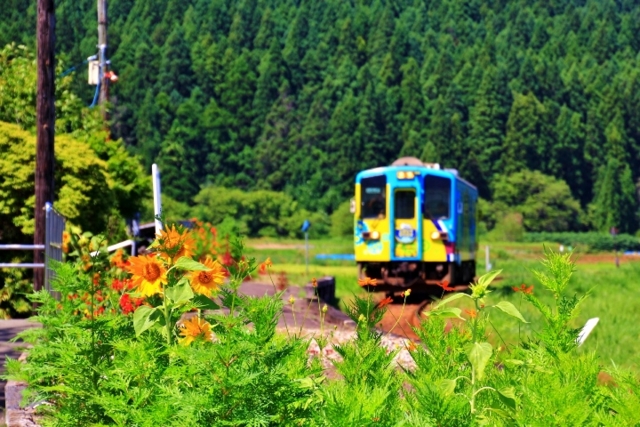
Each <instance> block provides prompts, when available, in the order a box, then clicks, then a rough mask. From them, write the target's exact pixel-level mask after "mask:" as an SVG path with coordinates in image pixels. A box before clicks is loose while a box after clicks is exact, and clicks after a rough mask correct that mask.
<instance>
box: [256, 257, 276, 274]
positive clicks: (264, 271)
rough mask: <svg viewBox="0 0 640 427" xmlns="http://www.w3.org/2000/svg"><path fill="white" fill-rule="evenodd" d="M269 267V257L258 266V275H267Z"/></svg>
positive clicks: (270, 264)
mask: <svg viewBox="0 0 640 427" xmlns="http://www.w3.org/2000/svg"><path fill="white" fill-rule="evenodd" d="M271 267H273V264H272V263H271V257H269V258H267V259H266V260H265V261H264V262H263V263H261V264H260V265H259V267H258V274H267V273H268V270H269V268H271Z"/></svg>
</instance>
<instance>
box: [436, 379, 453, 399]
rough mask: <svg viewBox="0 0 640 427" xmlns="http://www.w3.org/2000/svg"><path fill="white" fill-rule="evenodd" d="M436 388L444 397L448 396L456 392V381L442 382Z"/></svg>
mask: <svg viewBox="0 0 640 427" xmlns="http://www.w3.org/2000/svg"><path fill="white" fill-rule="evenodd" d="M438 386H439V387H440V390H441V391H442V392H443V393H444V394H445V396H450V395H452V394H453V393H454V392H455V390H456V380H442V381H440V383H439V384H438Z"/></svg>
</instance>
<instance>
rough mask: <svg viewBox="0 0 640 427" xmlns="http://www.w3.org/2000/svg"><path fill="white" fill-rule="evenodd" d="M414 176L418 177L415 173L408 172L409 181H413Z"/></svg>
mask: <svg viewBox="0 0 640 427" xmlns="http://www.w3.org/2000/svg"><path fill="white" fill-rule="evenodd" d="M414 176H416V174H415V173H413V172H407V174H406V177H407V179H413V177H414Z"/></svg>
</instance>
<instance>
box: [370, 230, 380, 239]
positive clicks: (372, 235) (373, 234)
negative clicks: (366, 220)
mask: <svg viewBox="0 0 640 427" xmlns="http://www.w3.org/2000/svg"><path fill="white" fill-rule="evenodd" d="M369 238H370V239H371V240H380V233H378V232H377V231H372V232H371V234H369Z"/></svg>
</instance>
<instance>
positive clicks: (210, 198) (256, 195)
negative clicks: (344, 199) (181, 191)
mask: <svg viewBox="0 0 640 427" xmlns="http://www.w3.org/2000/svg"><path fill="white" fill-rule="evenodd" d="M194 200H195V203H196V207H195V208H194V210H193V215H194V216H195V217H197V218H199V219H201V220H203V221H208V222H211V223H214V224H219V223H221V222H222V221H224V220H225V219H226V218H233V220H234V222H235V227H236V228H237V230H238V232H239V233H240V234H242V235H245V236H251V237H257V236H263V237H300V236H301V235H302V234H301V231H300V228H301V227H302V223H303V222H304V220H305V219H308V220H309V221H310V222H311V224H312V227H311V229H310V231H309V233H310V235H311V237H314V236H320V235H325V234H326V233H327V223H328V220H327V218H326V215H324V214H321V213H311V212H308V211H306V210H305V209H301V208H300V207H299V206H298V203H297V202H296V201H294V200H293V198H291V197H290V196H289V195H287V194H285V193H279V192H276V191H268V190H258V191H248V192H247V191H242V190H239V189H229V188H223V187H206V188H204V189H202V191H200V193H198V195H197V196H196V197H195V199H194Z"/></svg>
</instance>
